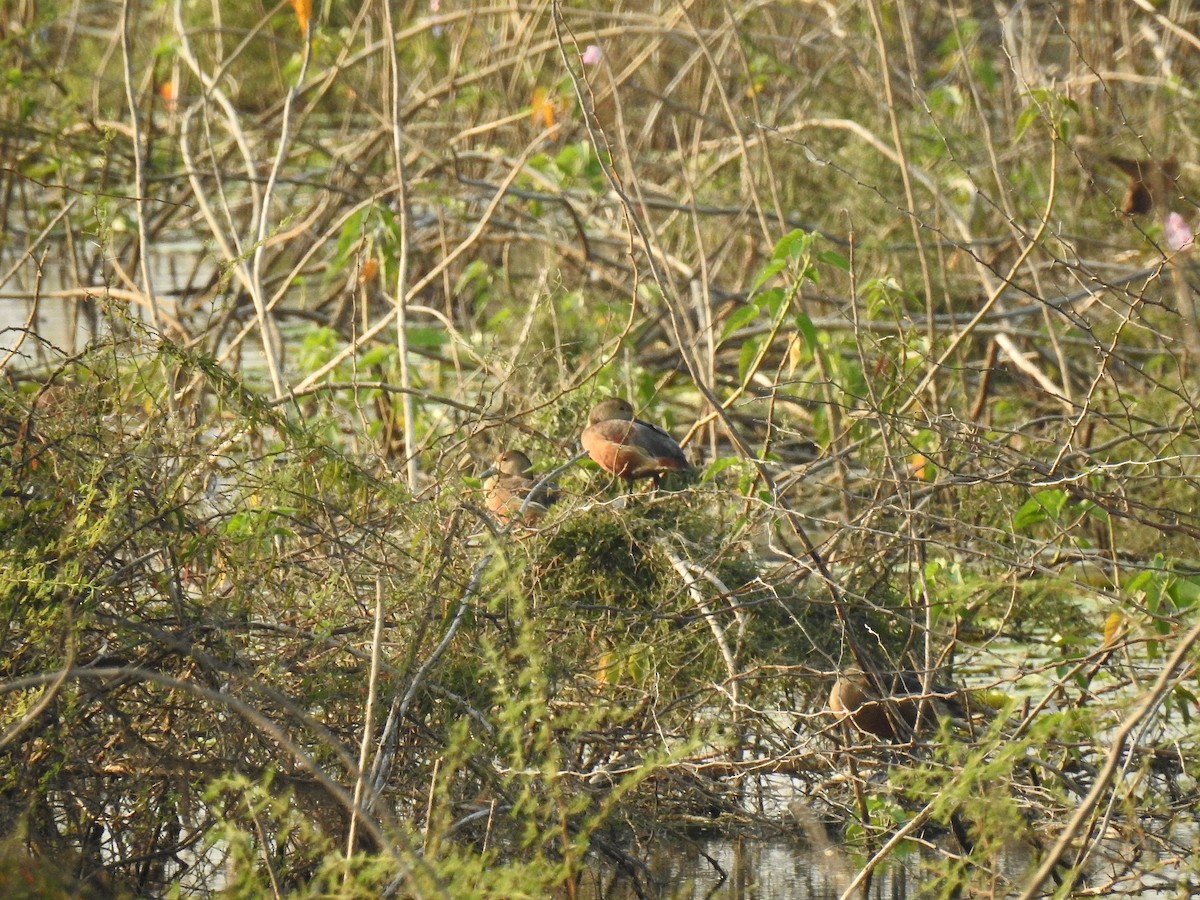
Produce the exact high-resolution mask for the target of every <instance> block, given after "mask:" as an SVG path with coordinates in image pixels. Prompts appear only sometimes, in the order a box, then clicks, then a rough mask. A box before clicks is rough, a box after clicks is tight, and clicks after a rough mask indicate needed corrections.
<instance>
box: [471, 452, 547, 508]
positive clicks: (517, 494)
mask: <svg viewBox="0 0 1200 900" xmlns="http://www.w3.org/2000/svg"><path fill="white" fill-rule="evenodd" d="M483 475H484V482H483V486H484V488H485V489H486V490H487V501H486V502H487V508H488V509H490V510H491V511H492V513H493V514H494V515H495V516H496V518H497V519H499V520H500V521H501V522H505V523H507V522H508V521H509V520H511V519H512V518H513V517H514V516H516V515H517V513H518V512H520V510H521V505H522V504H525V512H524V513H523V514H522V516H521V521H522V522H525V523H528V524H532V523H534V522H536V521H537V520H538V519H540V518H541V517H542V516H544V515H545V514H546V510H547V509H548V508H549V506H550V504H552V503H553V502H554V501H555V500H557V499H558V495H557V491H556V488H555V486H554V485H553V484H549V483H547V484H542V485H539V484H538V476H536V475H534V473H533V463H532V462H530V461H529V457H528V456H526V455H525V454H524V453H522V452H521V451H520V450H505V451H504V452H503V453H501V454H500V455H499V456H497V457H496V461H495V463H493V464H492V466H491V468H489V469H488V470H487V471H486V472H484V473H483ZM535 488H536V490H535ZM526 498H528V503H526Z"/></svg>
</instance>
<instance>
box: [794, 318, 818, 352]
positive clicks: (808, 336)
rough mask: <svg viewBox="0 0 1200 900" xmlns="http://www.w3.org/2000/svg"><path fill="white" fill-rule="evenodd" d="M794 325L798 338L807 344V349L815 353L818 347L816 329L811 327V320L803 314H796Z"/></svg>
mask: <svg viewBox="0 0 1200 900" xmlns="http://www.w3.org/2000/svg"><path fill="white" fill-rule="evenodd" d="M795 323H796V330H797V331H798V332H800V336H801V337H802V338H804V343H805V344H807V345H808V347H809V349H810V350H812V351H813V352H814V353H815V352H816V351H817V345H818V341H817V329H816V326H814V325H813V321H812V319H810V318H809V317H808V316H807V315H805V314H804V313H796V319H795Z"/></svg>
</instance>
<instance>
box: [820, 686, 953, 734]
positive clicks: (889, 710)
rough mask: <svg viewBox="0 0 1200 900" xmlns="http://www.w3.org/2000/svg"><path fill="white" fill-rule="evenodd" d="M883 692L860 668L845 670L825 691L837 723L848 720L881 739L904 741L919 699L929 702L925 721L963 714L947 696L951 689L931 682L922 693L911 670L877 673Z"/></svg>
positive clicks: (919, 701) (911, 729)
mask: <svg viewBox="0 0 1200 900" xmlns="http://www.w3.org/2000/svg"><path fill="white" fill-rule="evenodd" d="M881 677H882V679H883V685H882V686H883V687H884V688H886V689H887V695H886V696H882V697H881V695H880V694H879V692H878V691H876V690H875V689H874V688H873V687H872V686H871V683H870V682H869V681H868V680H867V676H866V675H864V674H863V672H862V671H861V670H860V669H847V670H846V671H845V672H843V673H842V674H840V675H839V676H838V678H837V681H835V682H834V683H833V688H832V689H831V690H830V691H829V710H830V712H832V713H833V714H834V715H835V716H836V717H837V719H838V721H839V722H849V723H850V724H851V725H853V726H854V727H855V728H857V729H858V730H859V731H861V732H862V733H863V734H869V735H872V736H873V737H877V738H879V739H880V740H884V741H896V740H907V739H908V738H909V736H910V735H911V734H912V731H913V729H914V728H915V727H916V725H917V711H918V710H919V709H920V705H921V700H922V699H928V701H929V702H930V703H931V704H932V705H931V707H930V708H929V710H927V712H926V717H927V718H926V721H928V722H932V721H933V717H934V716H937V715H951V716H957V717H960V718H961V717H963V716H965V712H964V710H963V708H962V705H961V704H960V703H959V702H958V700H956V699H955V698H954V697H952V696H945V697H943V696H941V695H950V694H953V693H954V690H953V688H946V687H944V686H942V685H938V684H935V685H931V691H932V692H933V694H937V695H939V696H936V697H935V696H932V695H929V694H923V688H922V684H921V676H920V675H918V674H917V673H915V672H895V673H892V674H890V675H883V676H881Z"/></svg>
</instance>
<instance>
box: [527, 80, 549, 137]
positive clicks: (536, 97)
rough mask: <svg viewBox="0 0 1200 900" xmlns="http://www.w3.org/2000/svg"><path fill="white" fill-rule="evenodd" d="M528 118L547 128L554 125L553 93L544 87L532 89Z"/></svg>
mask: <svg viewBox="0 0 1200 900" xmlns="http://www.w3.org/2000/svg"><path fill="white" fill-rule="evenodd" d="M529 114H530V118H532V119H533V121H535V122H537V123H539V124H541V125H544V126H545V127H547V128H553V127H554V95H553V94H551V93H550V91H548V90H547V89H546V88H544V87H536V88H534V89H533V103H532V104H531V107H530V111H529Z"/></svg>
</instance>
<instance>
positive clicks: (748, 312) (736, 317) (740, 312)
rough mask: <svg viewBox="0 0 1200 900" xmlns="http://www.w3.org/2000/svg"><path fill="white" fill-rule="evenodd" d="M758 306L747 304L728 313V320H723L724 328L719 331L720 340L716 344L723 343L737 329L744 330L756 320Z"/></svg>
mask: <svg viewBox="0 0 1200 900" xmlns="http://www.w3.org/2000/svg"><path fill="white" fill-rule="evenodd" d="M758 312H759V310H758V306H757V304H754V303H747V304H746V305H744V306H740V307H738V308H737V309H735V310H734V311H733V312H732V313H730V315H729V318H728V319H726V320H725V327H724V328H722V329H721V340H719V341H717V343H718V344H723V343H725V339H726V338H727V337H729V336H730V335H731V334H733V333H734V332H735V331H737V330H738V329H739V328H745V327H746V326H747V325H749V324H750V323H751V322H753V321H754V320H755V319H757V318H758Z"/></svg>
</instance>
